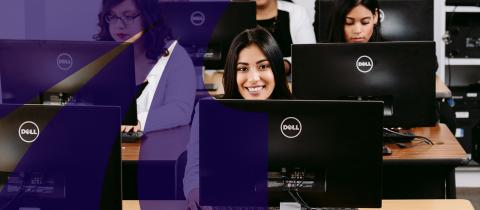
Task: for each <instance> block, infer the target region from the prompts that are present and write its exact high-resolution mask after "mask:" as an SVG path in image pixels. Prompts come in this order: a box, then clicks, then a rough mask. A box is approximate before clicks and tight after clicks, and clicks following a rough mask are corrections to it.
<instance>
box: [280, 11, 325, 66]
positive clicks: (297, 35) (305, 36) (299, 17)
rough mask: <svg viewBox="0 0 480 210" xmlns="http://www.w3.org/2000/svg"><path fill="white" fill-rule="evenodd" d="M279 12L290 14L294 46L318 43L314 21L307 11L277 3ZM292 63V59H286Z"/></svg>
mask: <svg viewBox="0 0 480 210" xmlns="http://www.w3.org/2000/svg"><path fill="white" fill-rule="evenodd" d="M277 3H278V4H277V7H278V10H282V11H285V12H288V16H289V18H290V23H289V24H290V36H291V37H292V43H293V44H314V43H316V42H317V41H316V39H315V32H314V29H313V19H311V18H309V17H308V15H307V11H306V10H305V8H303V7H302V6H299V5H296V4H293V3H291V2H287V1H278V2H277ZM284 59H286V60H288V61H289V62H290V63H292V58H291V57H286V58H284Z"/></svg>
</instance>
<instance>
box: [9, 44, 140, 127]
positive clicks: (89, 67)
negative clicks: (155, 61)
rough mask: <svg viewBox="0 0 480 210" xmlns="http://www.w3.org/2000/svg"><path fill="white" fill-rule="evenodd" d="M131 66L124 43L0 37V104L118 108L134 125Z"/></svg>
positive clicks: (129, 47)
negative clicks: (0, 100) (1, 38)
mask: <svg viewBox="0 0 480 210" xmlns="http://www.w3.org/2000/svg"><path fill="white" fill-rule="evenodd" d="M134 69H135V66H134V58H133V46H132V45H130V44H127V43H117V42H85V41H39V40H0V75H1V76H0V78H1V80H2V81H1V91H2V97H3V103H10V104H26V103H29V104H64V103H75V104H85V105H113V106H120V107H121V108H122V110H123V111H122V119H124V121H123V124H126V125H136V124H137V116H136V103H133V102H132V100H134V99H135V98H134V97H135V94H136V89H135V72H134ZM129 107H132V108H131V109H129ZM127 110H128V111H127Z"/></svg>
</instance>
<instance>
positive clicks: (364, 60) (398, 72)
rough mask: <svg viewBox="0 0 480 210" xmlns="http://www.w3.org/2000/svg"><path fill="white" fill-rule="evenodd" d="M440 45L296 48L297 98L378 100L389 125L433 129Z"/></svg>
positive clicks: (385, 122)
mask: <svg viewBox="0 0 480 210" xmlns="http://www.w3.org/2000/svg"><path fill="white" fill-rule="evenodd" d="M435 66H436V60H435V43H434V42H421V41H418V42H377V43H355V44H347V43H321V44H303V45H293V46H292V92H293V95H294V96H295V97H296V98H298V99H323V100H325V99H331V100H341V99H344V100H345V99H347V100H379V101H383V102H384V116H385V120H384V126H385V127H403V128H411V127H417V126H433V125H434V124H435V122H436V115H435V110H436V108H435Z"/></svg>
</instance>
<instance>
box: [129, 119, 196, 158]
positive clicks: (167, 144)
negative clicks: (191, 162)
mask: <svg viewBox="0 0 480 210" xmlns="http://www.w3.org/2000/svg"><path fill="white" fill-rule="evenodd" d="M144 135H146V139H144V140H142V141H141V142H135V143H122V160H124V161H137V160H139V158H140V159H141V160H173V161H175V160H177V159H178V157H179V156H180V154H182V152H184V151H185V148H186V145H187V143H188V140H189V137H190V126H181V127H176V128H172V129H167V130H161V131H156V132H151V133H148V134H144Z"/></svg>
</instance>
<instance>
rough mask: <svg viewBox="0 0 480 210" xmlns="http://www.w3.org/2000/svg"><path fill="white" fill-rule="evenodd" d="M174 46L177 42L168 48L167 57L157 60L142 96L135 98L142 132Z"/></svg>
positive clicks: (148, 76)
mask: <svg viewBox="0 0 480 210" xmlns="http://www.w3.org/2000/svg"><path fill="white" fill-rule="evenodd" d="M176 45H177V41H174V42H173V43H172V44H171V45H170V47H169V48H168V51H169V52H170V54H169V55H168V56H162V57H160V58H159V59H158V61H157V63H156V64H155V65H154V66H153V68H152V70H151V71H150V73H148V75H147V78H146V79H145V80H147V81H148V85H147V86H146V87H145V89H144V90H143V92H142V94H141V95H140V96H139V97H138V98H137V119H138V121H139V122H140V126H141V128H142V130H143V129H144V128H145V125H146V122H147V116H148V111H149V110H150V105H151V104H152V101H153V96H155V91H156V90H157V86H158V82H159V81H160V79H161V78H162V75H163V71H164V70H165V66H167V63H168V60H169V59H170V56H171V55H172V53H171V52H173V49H174V48H175V46H176Z"/></svg>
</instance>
